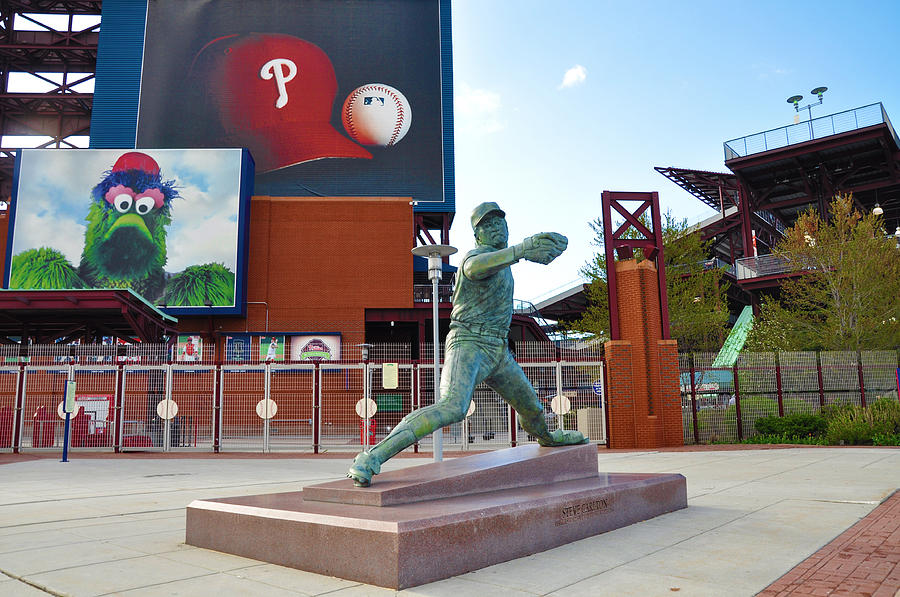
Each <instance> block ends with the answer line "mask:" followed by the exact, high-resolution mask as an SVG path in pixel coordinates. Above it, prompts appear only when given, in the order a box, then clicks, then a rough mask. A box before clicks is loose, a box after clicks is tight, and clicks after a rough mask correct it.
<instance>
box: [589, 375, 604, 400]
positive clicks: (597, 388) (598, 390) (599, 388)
mask: <svg viewBox="0 0 900 597" xmlns="http://www.w3.org/2000/svg"><path fill="white" fill-rule="evenodd" d="M591 387H592V388H594V393H595V394H597V395H598V396H602V395H603V380H602V379H598V380H597V381H595V382H594V384H593V386H591Z"/></svg>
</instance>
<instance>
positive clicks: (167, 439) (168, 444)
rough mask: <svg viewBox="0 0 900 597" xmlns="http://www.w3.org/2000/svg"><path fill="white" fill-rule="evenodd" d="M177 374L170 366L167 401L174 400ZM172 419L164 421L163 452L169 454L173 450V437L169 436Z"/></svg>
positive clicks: (168, 370) (167, 377)
mask: <svg viewBox="0 0 900 597" xmlns="http://www.w3.org/2000/svg"><path fill="white" fill-rule="evenodd" d="M174 377H175V372H174V371H173V370H172V365H169V367H168V369H167V370H166V400H172V394H173V393H174V386H175V381H174V379H173V378H174ZM171 421H172V419H170V418H168V417H167V418H166V419H165V420H164V421H163V441H162V444H163V452H169V451H171V449H172V437H171V436H170V435H169V434H170V433H171V429H172V423H171Z"/></svg>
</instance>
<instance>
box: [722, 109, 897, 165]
mask: <svg viewBox="0 0 900 597" xmlns="http://www.w3.org/2000/svg"><path fill="white" fill-rule="evenodd" d="M881 123H886V124H887V125H888V129H890V131H891V135H892V136H893V137H894V139H895V140H897V134H896V133H895V132H894V129H893V127H892V126H891V121H890V120H889V119H888V117H887V113H886V112H885V111H884V106H882V105H881V103H877V104H870V105H868V106H862V107H860V108H854V109H853V110H846V111H844V112H838V113H837V114H831V115H828V116H822V117H819V118H813V119H811V120H807V121H804V122H798V123H796V124H791V125H788V126H783V127H780V128H777V129H772V130H769V131H764V132H762V133H755V134H753V135H747V136H746V137H739V138H737V139H732V140H730V141H726V142H725V143H724V147H725V161H726V162H727V161H728V160H732V159H734V158H739V157H743V156H748V155H753V154H755V153H760V152H763V151H769V150H770V149H779V148H781V147H787V146H789V145H795V144H797V143H804V142H806V141H811V140H813V139H822V138H824V137H830V136H832V135H837V134H839V133H846V132H848V131H855V130H858V129H861V128H865V127H869V126H873V125H876V124H881Z"/></svg>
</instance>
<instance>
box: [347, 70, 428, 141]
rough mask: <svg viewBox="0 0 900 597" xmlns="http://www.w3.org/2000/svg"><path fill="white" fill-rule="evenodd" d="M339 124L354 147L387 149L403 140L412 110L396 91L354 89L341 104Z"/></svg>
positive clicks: (384, 87)
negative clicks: (369, 146)
mask: <svg viewBox="0 0 900 597" xmlns="http://www.w3.org/2000/svg"><path fill="white" fill-rule="evenodd" d="M341 120H342V121H343V123H344V129H346V131H347V134H349V135H350V136H351V137H353V139H354V140H356V142H357V143H361V144H363V145H378V146H381V147H388V146H391V145H396V144H397V143H399V142H400V140H401V139H403V137H404V135H406V133H407V131H409V125H410V124H411V123H412V108H410V106H409V102H408V101H407V99H406V97H404V95H403V94H402V93H400V91H398V90H397V89H394V88H393V87H391V86H390V85H384V84H382V83H370V84H368V85H363V86H362V87H357V88H356V89H354V90H353V91H352V92H351V93H350V95H348V96H347V99H346V100H345V101H344V107H343V109H342V110H341Z"/></svg>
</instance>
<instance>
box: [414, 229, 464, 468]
mask: <svg viewBox="0 0 900 597" xmlns="http://www.w3.org/2000/svg"><path fill="white" fill-rule="evenodd" d="M454 253H456V247H451V246H450V245H424V246H422V247H415V248H414V249H413V250H412V254H413V255H416V256H418V257H427V258H428V279H429V280H431V318H432V320H433V322H434V327H433V328H432V329H433V331H434V334H433V335H432V339H433V340H434V401H435V402H437V401H438V400H439V399H440V397H441V337H440V329H439V326H438V323H439V321H438V282H440V280H441V275H442V274H443V272H444V265H443V258H444V257H447V256H450V255H453V254H454ZM431 438H432V441H433V443H434V461H435V462H440V461H442V460H443V459H444V434H443V429H436V430H435V431H434V433H432V434H431Z"/></svg>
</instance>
